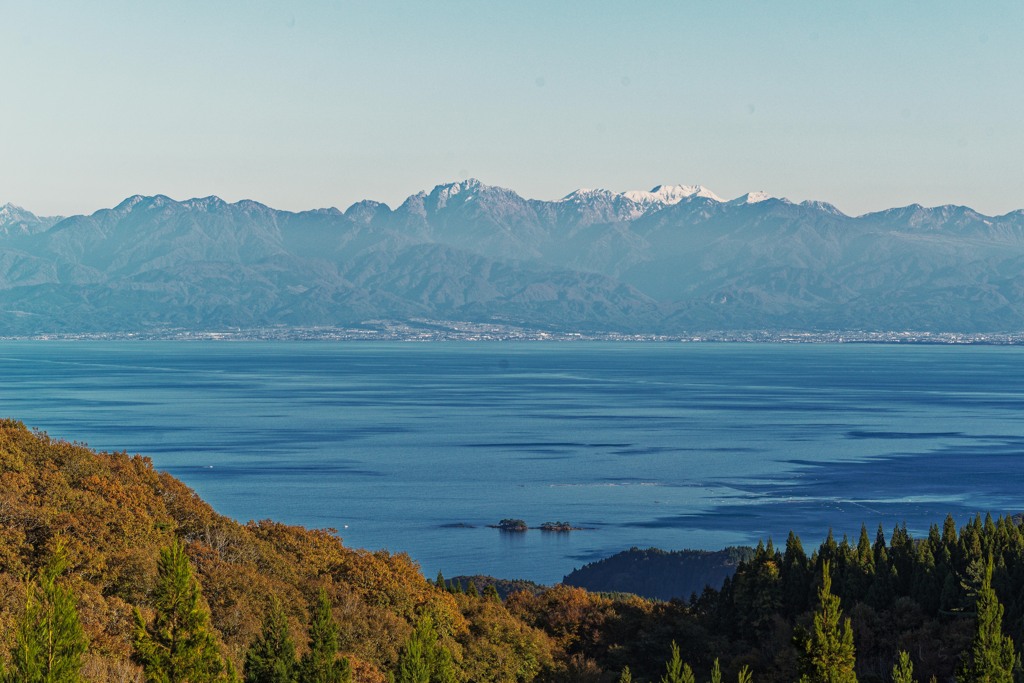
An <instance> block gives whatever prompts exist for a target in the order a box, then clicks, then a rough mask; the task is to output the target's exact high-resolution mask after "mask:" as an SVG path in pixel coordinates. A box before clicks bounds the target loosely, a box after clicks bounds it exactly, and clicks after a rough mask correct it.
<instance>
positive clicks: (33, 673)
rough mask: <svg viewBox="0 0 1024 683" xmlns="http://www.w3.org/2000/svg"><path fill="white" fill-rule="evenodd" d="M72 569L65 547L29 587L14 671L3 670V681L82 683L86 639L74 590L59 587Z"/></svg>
mask: <svg viewBox="0 0 1024 683" xmlns="http://www.w3.org/2000/svg"><path fill="white" fill-rule="evenodd" d="M67 568H68V562H67V558H66V556H65V554H64V546H63V544H61V543H58V544H57V548H56V550H55V551H54V554H53V556H52V557H51V558H50V561H49V562H48V563H47V565H46V566H45V567H44V568H43V569H42V570H41V571H40V572H39V577H38V579H37V580H36V581H33V582H32V583H31V585H30V586H29V595H28V603H27V605H26V606H25V614H24V616H23V617H22V619H21V621H20V622H19V624H18V629H17V632H16V633H15V644H14V649H13V650H11V670H10V671H8V672H3V671H0V680H3V681H10V682H11V683H78V682H79V681H81V680H82V677H81V670H82V655H83V654H85V649H86V639H85V632H84V631H83V630H82V624H81V621H79V618H78V608H77V606H76V600H75V597H74V595H73V594H72V593H71V591H70V590H69V589H67V588H65V587H63V586H59V585H57V579H58V578H59V577H60V576H61V575H62V574H63V573H64V571H65V570H66V569H67Z"/></svg>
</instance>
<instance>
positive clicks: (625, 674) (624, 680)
mask: <svg viewBox="0 0 1024 683" xmlns="http://www.w3.org/2000/svg"><path fill="white" fill-rule="evenodd" d="M618 683H633V673H632V672H631V671H630V670H629V667H628V666H624V667H622V673H621V674H619V680H618Z"/></svg>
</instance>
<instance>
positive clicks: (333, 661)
mask: <svg viewBox="0 0 1024 683" xmlns="http://www.w3.org/2000/svg"><path fill="white" fill-rule="evenodd" d="M298 673H299V675H298V683H348V682H349V681H350V680H352V670H351V668H350V666H349V662H348V659H345V658H339V657H338V624H337V622H335V621H334V615H332V614H331V601H330V599H329V598H328V597H327V591H326V590H324V589H323V588H321V589H320V593H319V595H318V596H317V600H316V605H314V606H313V614H312V616H311V618H310V621H309V649H308V650H307V651H306V653H305V654H304V655H302V660H301V661H300V662H299V671H298Z"/></svg>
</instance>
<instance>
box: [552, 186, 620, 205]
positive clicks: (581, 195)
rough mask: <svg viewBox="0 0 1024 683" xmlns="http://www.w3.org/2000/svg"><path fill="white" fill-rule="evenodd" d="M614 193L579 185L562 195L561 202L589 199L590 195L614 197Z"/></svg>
mask: <svg viewBox="0 0 1024 683" xmlns="http://www.w3.org/2000/svg"><path fill="white" fill-rule="evenodd" d="M614 196H615V193H614V192H610V191H608V190H601V189H595V188H591V187H581V188H580V189H578V190H573V191H572V192H570V193H569V194H567V195H565V196H564V197H562V199H561V200H559V201H563V202H574V201H575V202H578V201H581V200H585V199H589V198H592V197H614Z"/></svg>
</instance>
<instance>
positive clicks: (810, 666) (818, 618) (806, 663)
mask: <svg viewBox="0 0 1024 683" xmlns="http://www.w3.org/2000/svg"><path fill="white" fill-rule="evenodd" d="M830 570H831V567H830V563H829V562H825V563H824V564H823V565H822V577H821V588H820V589H818V600H819V609H818V612H817V613H816V614H815V615H814V631H813V633H811V634H810V636H809V637H806V638H803V639H802V640H803V642H802V643H801V644H800V645H801V646H802V650H803V651H802V652H801V655H802V656H801V669H802V672H801V673H802V675H801V677H800V683H857V674H856V673H855V672H854V666H855V664H856V661H855V657H854V649H853V629H852V628H851V627H850V620H849V619H846V621H845V622H843V624H842V626H840V620H841V619H842V616H843V613H842V610H841V609H840V607H839V597H838V596H836V595H833V594H832V576H831V574H830Z"/></svg>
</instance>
